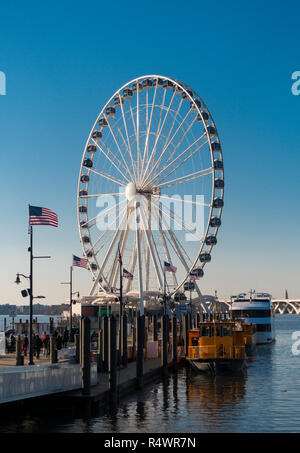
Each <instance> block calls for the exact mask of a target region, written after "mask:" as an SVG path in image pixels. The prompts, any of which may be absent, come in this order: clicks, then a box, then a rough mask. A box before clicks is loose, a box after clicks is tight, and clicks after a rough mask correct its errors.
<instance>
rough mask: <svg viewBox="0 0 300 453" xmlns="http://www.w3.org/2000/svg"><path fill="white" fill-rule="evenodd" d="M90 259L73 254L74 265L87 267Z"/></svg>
mask: <svg viewBox="0 0 300 453" xmlns="http://www.w3.org/2000/svg"><path fill="white" fill-rule="evenodd" d="M87 265H88V260H87V259H86V258H79V256H75V255H73V264H72V266H77V267H84V269H87Z"/></svg>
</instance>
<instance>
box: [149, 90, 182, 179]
mask: <svg viewBox="0 0 300 453" xmlns="http://www.w3.org/2000/svg"><path fill="white" fill-rule="evenodd" d="M165 94H166V90H165V93H164V95H165ZM174 97H175V91H174V92H173V95H172V98H171V101H170V103H169V106H168V109H167V112H166V114H165V117H164V120H163V123H162V126H161V128H160V129H159V132H158V133H157V136H156V140H155V143H154V146H153V149H152V152H151V155H150V158H149V160H148V163H147V166H146V169H145V172H144V175H143V179H142V181H143V182H144V181H145V177H146V174H147V170H148V168H149V165H150V163H151V164H152V160H153V161H154V158H155V153H156V148H157V144H158V141H159V138H160V136H161V133H162V130H163V128H164V125H165V122H166V119H167V117H168V114H169V112H170V109H171V106H172V103H173V100H174ZM164 101H165V97H164V99H163V106H164ZM160 121H161V118H160V119H159V125H158V128H159V126H160Z"/></svg>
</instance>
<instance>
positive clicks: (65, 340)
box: [63, 329, 69, 348]
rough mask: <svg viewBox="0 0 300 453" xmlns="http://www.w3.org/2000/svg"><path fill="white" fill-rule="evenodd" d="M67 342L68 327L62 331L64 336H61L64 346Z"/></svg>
mask: <svg viewBox="0 0 300 453" xmlns="http://www.w3.org/2000/svg"><path fill="white" fill-rule="evenodd" d="M68 342H69V331H68V329H65V331H64V336H63V347H64V348H66V347H67V346H68Z"/></svg>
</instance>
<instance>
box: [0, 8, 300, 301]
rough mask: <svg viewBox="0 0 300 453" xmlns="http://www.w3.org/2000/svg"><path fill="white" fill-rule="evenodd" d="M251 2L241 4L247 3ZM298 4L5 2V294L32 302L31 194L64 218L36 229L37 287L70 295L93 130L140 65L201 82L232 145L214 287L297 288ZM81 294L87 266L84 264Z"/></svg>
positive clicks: (1, 50)
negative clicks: (27, 283)
mask: <svg viewBox="0 0 300 453" xmlns="http://www.w3.org/2000/svg"><path fill="white" fill-rule="evenodd" d="M242 5H243V6H242ZM299 15H300V5H299V2H297V1H286V2H284V3H283V2H282V1H265V2H260V1H257V0H254V1H252V2H246V1H245V2H241V1H235V2H233V1H227V2H225V1H214V2H202V1H189V2H179V1H164V2H160V1H151V2H140V1H139V2H137V1H131V2H128V3H125V2H118V1H115V2H93V1H89V2H73V1H72V2H71V1H63V2H40V1H39V2H38V1H32V2H26V3H24V2H14V3H10V4H9V3H6V4H3V5H1V14H0V71H4V72H5V74H6V77H7V95H6V96H0V149H1V182H2V185H1V186H2V209H1V219H2V221H1V225H0V230H1V236H0V237H1V239H0V241H1V257H2V261H1V263H2V265H1V275H0V283H1V294H0V303H6V302H10V303H24V301H25V300H24V299H22V298H21V297H20V296H19V290H20V289H21V288H17V287H16V285H14V284H13V281H14V279H15V274H16V272H17V271H19V272H22V273H26V274H27V273H28V272H29V270H28V252H27V247H28V239H29V238H28V235H27V222H28V207H27V205H28V203H31V204H32V205H36V206H45V207H48V208H50V209H53V210H54V211H56V212H57V213H58V215H59V221H60V227H59V228H58V229H55V228H51V227H40V228H39V229H38V228H36V234H35V239H36V240H35V251H36V254H49V255H51V256H52V259H51V261H50V260H40V261H39V262H37V266H36V274H35V275H36V280H35V294H43V295H45V296H46V297H47V299H46V300H45V303H49V304H51V303H61V302H63V301H65V299H66V298H67V296H68V288H67V286H61V285H60V284H59V283H60V282H61V281H67V280H68V277H69V266H70V264H71V255H72V253H75V254H77V255H80V254H81V247H80V242H79V236H78V231H77V223H76V190H77V177H78V171H79V166H80V162H81V157H82V152H83V148H84V144H85V141H86V139H87V136H88V133H89V131H90V129H91V127H92V125H93V123H94V121H95V119H96V116H97V115H98V113H99V111H100V110H101V108H102V106H103V105H104V103H105V102H106V101H107V99H108V98H109V97H110V96H111V95H112V94H113V93H114V92H115V91H116V90H117V89H118V88H119V87H120V86H121V85H123V84H124V83H126V82H127V81H129V80H131V79H132V78H134V77H136V76H139V75H143V74H148V73H149V74H162V75H167V76H170V77H174V78H176V79H179V80H182V81H184V82H185V83H187V84H189V85H190V86H192V87H193V88H194V89H195V90H196V91H197V92H198V93H199V95H200V96H201V97H202V98H203V99H204V101H205V102H206V104H207V105H208V107H209V109H210V111H211V113H212V115H213V117H214V120H215V122H216V124H217V127H218V131H219V134H220V138H221V141H222V146H223V153H224V164H225V178H226V190H225V207H224V211H223V226H222V228H221V229H220V232H219V236H218V245H217V246H216V247H215V248H214V251H213V255H212V262H211V263H210V264H209V265H207V266H206V267H205V273H206V275H205V278H204V279H203V282H202V285H203V286H202V290H203V292H204V293H212V292H213V291H214V290H218V293H219V294H220V295H221V296H229V295H230V294H235V293H236V292H238V291H243V290H248V289H250V288H255V289H257V290H265V291H269V292H271V293H272V294H273V295H274V296H282V295H283V291H284V289H285V288H288V290H289V296H290V297H300V288H299V275H298V273H299V264H298V263H299V256H300V253H299V252H300V246H299V225H300V214H299V182H298V181H299V168H300V153H299V151H300V150H299V139H300V128H299V124H300V96H293V95H292V93H291V85H292V81H291V74H292V73H293V72H294V71H297V70H300V52H299ZM74 274H75V275H74V290H75V289H76V290H77V289H79V290H81V292H82V293H85V292H87V291H88V288H89V285H90V276H89V273H88V272H87V271H85V270H83V269H75V271H74Z"/></svg>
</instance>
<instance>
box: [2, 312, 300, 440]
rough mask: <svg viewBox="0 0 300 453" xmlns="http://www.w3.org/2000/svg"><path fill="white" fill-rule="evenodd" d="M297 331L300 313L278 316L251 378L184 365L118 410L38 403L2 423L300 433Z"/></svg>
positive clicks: (41, 428) (30, 427)
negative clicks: (271, 341) (193, 372)
mask: <svg viewBox="0 0 300 453" xmlns="http://www.w3.org/2000/svg"><path fill="white" fill-rule="evenodd" d="M296 330H299V331H300V316H296V315H291V316H289V315H284V316H279V315H278V316H277V317H276V343H275V344H273V345H268V346H260V347H259V348H258V349H257V352H256V354H255V356H254V357H253V358H251V360H249V361H248V367H247V373H246V375H245V376H236V377H229V376H228V377H217V378H209V377H206V376H205V375H190V373H189V372H188V371H187V370H186V369H185V368H182V369H180V370H179V371H178V373H177V374H172V375H171V376H170V377H169V379H168V381H167V382H165V383H163V382H161V381H158V382H157V383H156V384H152V385H149V386H147V387H146V388H145V389H144V390H143V391H140V392H137V393H135V394H133V395H131V396H130V397H128V398H126V399H123V400H122V403H121V404H120V406H119V407H118V409H117V410H116V411H115V413H114V414H113V413H109V412H108V411H107V412H104V413H102V414H100V412H99V411H98V410H97V411H96V413H93V415H92V416H91V415H88V414H84V413H83V412H81V413H76V412H75V411H74V410H71V409H69V410H68V411H66V409H64V408H56V409H54V408H53V409H52V410H50V409H49V408H47V411H46V410H45V411H44V412H43V411H42V410H41V409H40V408H36V409H32V410H31V412H30V413H29V412H27V413H20V414H19V415H18V419H16V415H14V416H12V417H11V419H9V418H8V419H6V422H5V423H3V422H2V421H0V432H16V431H18V432H25V431H26V432H64V433H66V432H76V433H81V432H112V433H113V432H116V433H117V432H144V433H146V432H150V433H162V432H165V433H168V432H181V433H191V432H232V433H234V432H300V355H299V356H293V355H292V351H291V347H292V343H293V340H292V338H291V335H292V332H294V331H296ZM299 349H300V347H299Z"/></svg>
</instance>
